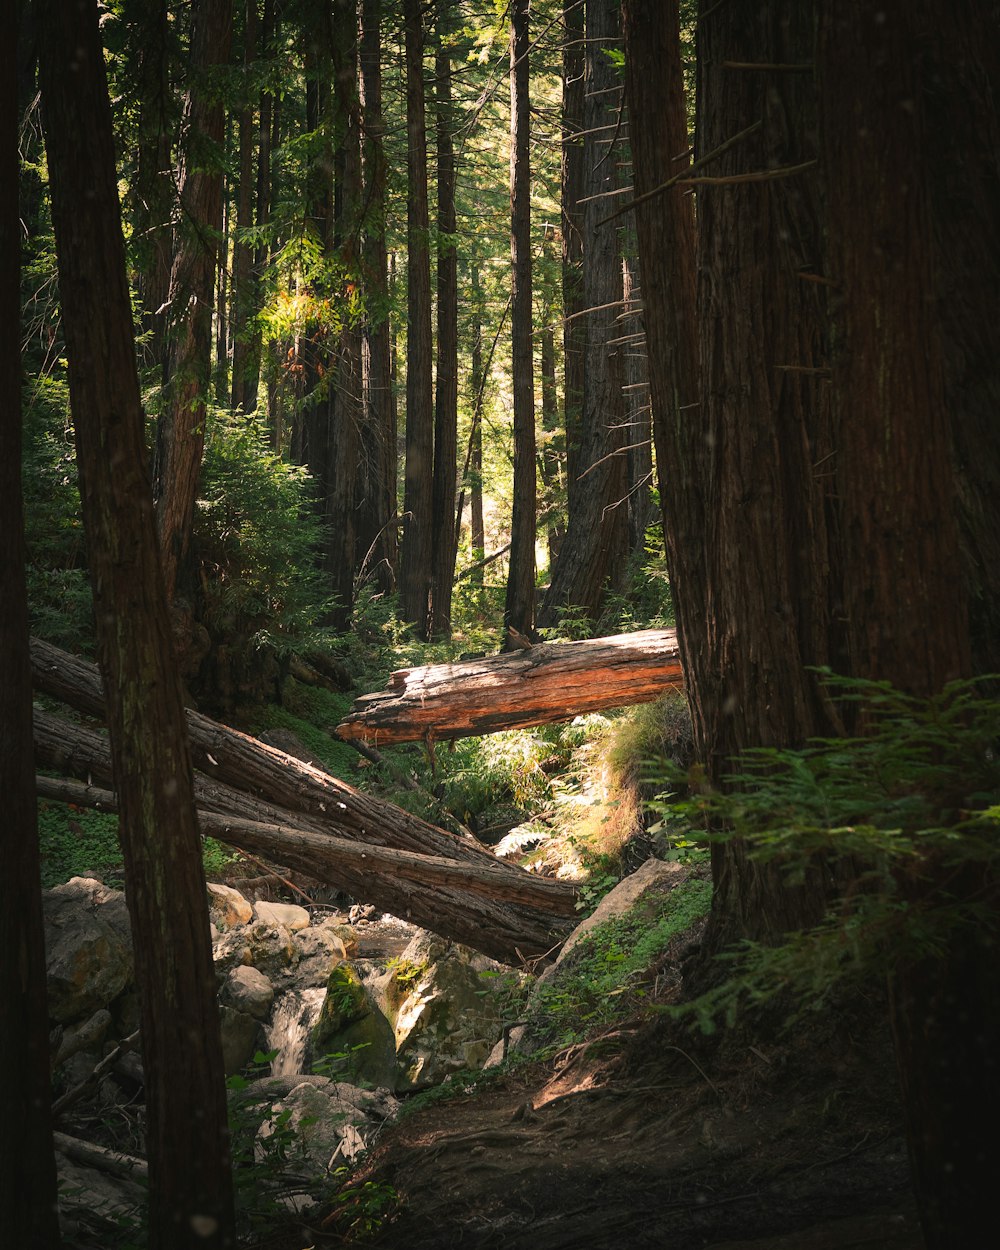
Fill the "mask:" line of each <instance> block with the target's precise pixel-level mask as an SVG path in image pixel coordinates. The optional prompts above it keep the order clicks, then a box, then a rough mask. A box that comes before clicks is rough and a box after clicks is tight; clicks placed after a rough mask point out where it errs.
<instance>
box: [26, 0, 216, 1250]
mask: <svg viewBox="0 0 1000 1250" xmlns="http://www.w3.org/2000/svg"><path fill="white" fill-rule="evenodd" d="M43 25H44V36H43V53H44V55H43V57H42V61H41V69H42V74H41V83H42V97H43V101H44V120H45V133H46V145H47V151H48V161H49V174H50V181H51V195H52V220H53V224H54V227H55V233H56V246H57V253H58V262H59V289H60V298H61V302H62V312H63V323H64V326H65V331H66V344H67V355H68V358H69V380H70V398H71V403H72V409H73V417H74V423H75V428H76V438H77V464H78V469H79V474H80V494H81V500H82V504H83V518H84V525H85V528H86V533H87V546H88V557H89V564H90V573H91V579H92V584H93V587H94V602H95V615H96V622H97V646H98V654H99V656H100V663H101V668H102V673H103V680H104V686H105V689H106V691H107V703H108V722H109V724H110V726H111V731H112V754H113V761H114V775H115V779H116V785H117V788H118V792H119V799H120V802H121V818H120V822H119V824H120V831H121V838H122V849H123V852H124V856H125V877H126V899H127V902H128V907H129V914H130V917H131V922H132V933H133V936H134V939H135V961H136V978H137V983H138V986H139V991H140V999H141V1009H140V1010H141V1016H140V1018H141V1029H142V1045H143V1061H144V1070H145V1079H146V1107H147V1142H148V1150H149V1159H150V1190H149V1221H148V1222H149V1239H150V1240H149V1244H150V1246H151V1247H153V1248H154V1250H160V1248H161V1247H163V1248H169V1250H182V1248H183V1250H191V1248H192V1247H194V1246H195V1245H197V1246H200V1247H220V1248H221V1247H225V1246H231V1245H233V1244H234V1243H235V1227H234V1225H235V1219H234V1213H233V1197H232V1177H231V1174H230V1167H229V1140H228V1126H227V1116H226V1100H225V1088H224V1083H223V1067H222V1047H221V1042H220V1038H219V1015H218V1006H217V1003H216V1000H215V974H214V970H213V966H212V948H211V941H210V937H209V929H208V923H207V909H206V906H205V880H204V875H203V871H202V864H201V842H200V838H199V834H198V825H197V820H196V817H195V810H194V801H193V791H192V777H191V761H190V755H189V752H188V747H187V735H186V732H185V726H184V709H183V703H182V698H181V686H180V679H179V677H178V673H177V670H176V668H175V667H174V663H173V649H172V642H171V637H170V631H169V626H168V623H167V622H168V619H169V618H168V614H167V600H166V595H165V588H164V582H163V574H162V571H161V567H160V563H159V559H158V555H157V544H156V532H155V524H154V515H153V505H152V495H151V492H150V486H149V477H148V473H147V466H146V459H145V441H144V428H143V410H142V403H141V398H140V394H139V385H138V377H137V374H136V365H135V342H134V338H133V331H132V309H131V301H130V298H129V291H128V286H127V282H126V275H125V249H124V242H123V239H122V231H121V218H120V208H119V204H118V189H117V172H116V169H115V160H114V145H113V137H112V123H111V109H110V104H109V101H108V95H107V84H106V81H105V76H104V55H103V49H102V48H101V42H100V35H99V30H98V14H97V6H96V3H93V4H88V5H82V4H81V5H74V6H69V7H68V8H67V7H66V6H63V5H58V4H55V3H49V4H47V5H46V6H45V21H44V24H43ZM168 898H169V899H170V903H171V905H170V906H166V905H165V900H166V899H168Z"/></svg>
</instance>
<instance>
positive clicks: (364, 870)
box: [34, 708, 576, 963]
mask: <svg viewBox="0 0 1000 1250" xmlns="http://www.w3.org/2000/svg"><path fill="white" fill-rule="evenodd" d="M34 737H35V756H36V761H37V763H38V764H39V765H40V766H41V767H48V768H53V769H56V770H57V771H58V772H60V773H61V774H64V775H69V776H71V777H77V778H80V779H82V781H83V782H85V783H86V784H85V785H82V786H78V787H74V786H72V785H70V784H69V783H67V782H64V781H50V780H49V779H45V778H42V779H40V780H39V785H40V787H41V788H42V791H43V793H44V794H45V795H47V796H48V797H51V798H54V799H58V800H60V801H62V802H74V803H77V804H79V805H80V806H86V807H96V808H100V809H103V810H113V807H114V802H115V800H114V795H113V793H111V789H112V786H113V780H112V771H111V753H110V749H109V746H108V740H107V736H106V735H105V734H104V733H102V732H100V731H98V730H94V729H88V728H86V727H84V726H81V725H76V724H73V723H72V722H69V721H66V720H64V719H62V718H61V717H57V716H53V715H52V714H51V713H48V712H45V711H42V710H40V709H38V708H36V709H35V715H34ZM248 741H249V742H251V743H252V742H253V739H249V740H248ZM248 749H249V748H248ZM261 749H262V750H267V749H268V748H265V747H263V744H261ZM289 758H291V757H289ZM293 763H299V761H293ZM95 782H96V783H97V787H95V786H94V783H95ZM195 801H196V803H197V805H198V808H199V815H200V818H201V820H202V825H203V829H204V831H205V832H210V833H211V835H212V836H213V837H216V838H218V839H219V840H221V841H224V842H226V843H228V844H229V845H231V846H234V847H236V848H238V849H240V850H247V851H252V852H255V853H257V854H263V855H265V856H267V857H269V858H271V859H272V860H274V861H277V862H280V863H283V864H287V865H288V866H289V867H292V868H296V869H298V870H299V871H301V872H305V873H307V874H308V875H309V876H311V877H313V878H316V879H318V880H321V881H324V882H327V883H328V884H330V885H333V886H334V887H335V888H337V889H340V890H343V891H344V892H345V893H347V894H348V895H349V896H350V897H351V898H354V899H358V900H361V901H365V902H371V903H374V904H375V905H376V906H378V907H380V908H382V909H383V910H385V911H388V912H391V913H392V914H393V915H395V916H399V917H401V918H403V919H407V920H410V921H412V922H413V923H414V924H417V925H420V926H421V927H422V928H426V929H431V930H432V931H433V932H435V933H439V934H441V935H442V936H443V937H447V938H450V939H451V940H453V941H457V942H462V943H464V944H466V945H468V946H472V947H474V948H475V949H476V950H480V951H482V952H483V953H484V954H486V955H490V956H491V957H492V958H494V959H499V960H501V961H502V962H504V963H518V962H520V961H521V960H522V959H525V960H527V959H541V960H543V961H544V959H545V958H546V957H547V956H550V955H551V954H552V953H553V951H554V949H555V948H557V947H558V946H559V944H560V943H561V942H562V940H563V938H565V937H566V935H567V933H568V932H569V930H570V929H571V928H572V926H573V920H572V919H571V913H572V912H573V911H574V900H575V897H576V894H575V890H574V888H573V887H572V886H571V885H569V884H567V883H563V882H556V881H551V880H547V879H545V878H542V877H536V876H534V875H533V874H531V873H527V872H524V871H523V870H521V869H518V868H515V867H513V866H512V865H508V864H504V863H502V862H501V861H500V860H497V859H496V858H495V857H493V856H492V855H490V854H489V853H488V852H485V851H481V852H480V853H479V855H477V856H475V857H467V858H465V859H457V858H454V859H452V858H446V857H440V856H435V855H420V854H415V853H413V852H400V851H398V850H397V851H393V850H391V849H388V848H386V847H385V846H383V845H380V844H378V843H376V842H375V841H374V839H372V840H371V841H368V842H365V843H361V842H359V841H357V840H355V839H349V838H338V837H336V836H335V834H333V833H332V832H331V831H332V830H336V829H337V828H338V826H337V825H336V817H334V816H324V817H317V816H314V815H310V814H307V813H301V812H291V811H289V810H287V809H285V808H282V807H280V806H279V805H275V804H273V803H270V802H267V801H266V800H263V799H261V798H258V797H256V796H254V795H251V794H246V793H244V792H243V791H240V790H238V789H236V788H235V787H233V786H229V785H227V784H226V783H225V782H221V781H218V780H216V779H214V778H210V777H206V776H203V775H200V774H196V775H195ZM384 806H386V807H389V808H391V805H390V804H386V805H384ZM335 811H336V812H337V815H340V814H341V813H340V812H339V809H335ZM373 833H374V831H373ZM454 843H455V844H456V845H459V846H462V847H465V846H467V845H468V844H466V843H464V842H462V841H461V840H460V839H458V838H456V839H454Z"/></svg>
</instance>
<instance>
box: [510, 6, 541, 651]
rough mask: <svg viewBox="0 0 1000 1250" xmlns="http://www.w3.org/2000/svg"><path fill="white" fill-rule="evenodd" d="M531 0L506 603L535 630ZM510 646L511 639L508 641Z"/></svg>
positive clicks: (517, 27) (516, 263)
mask: <svg viewBox="0 0 1000 1250" xmlns="http://www.w3.org/2000/svg"><path fill="white" fill-rule="evenodd" d="M528 10H529V5H528V0H514V3H513V5H512V7H511V19H510V260H511V304H510V334H511V357H512V358H511V383H512V389H513V397H514V502H513V513H512V516H511V525H510V565H509V568H508V575H507V595H506V600H505V603H504V617H503V619H504V626H505V630H504V637H505V638H507V637H509V635H508V634H507V630H508V629H514V630H516V631H517V632H518V633H519V634H520V635H521V636H522V637H525V638H531V637H533V635H534V631H535V507H536V471H535V370H534V343H533V338H532V332H533V324H532V322H533V316H532V302H531V158H530V155H529V144H530V141H531V113H530V101H529V97H528V87H529V81H530V80H529V74H528ZM505 645H509V644H505Z"/></svg>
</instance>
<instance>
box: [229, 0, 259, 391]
mask: <svg viewBox="0 0 1000 1250" xmlns="http://www.w3.org/2000/svg"><path fill="white" fill-rule="evenodd" d="M256 61H257V0H247V2H246V8H245V17H244V22H243V69H244V83H243V93H244V98H243V107H242V108H241V109H240V112H239V117H238V119H237V125H238V128H239V182H238V185H237V192H236V233H235V236H234V239H233V309H232V340H233V375H232V386H231V389H230V400H229V402H230V407H231V408H232V409H233V410H234V411H243V412H252V411H253V407H255V406H256V399H257V383H258V379H257V378H255V377H253V376H251V375H252V373H253V371H254V370H258V371H259V369H260V355H259V352H255V351H254V334H253V330H252V325H251V323H252V320H253V318H254V317H255V316H256V314H257V311H258V308H257V275H256V274H255V273H254V248H253V247H252V245H251V244H250V243H249V242H248V241H247V238H246V231H248V230H249V229H250V227H251V226H252V225H253V221H254V198H255V197H254V193H255V191H256V189H257V174H256V170H255V168H254V164H255V162H254V135H255V134H259V127H258V125H257V121H256V118H255V116H254V109H253V103H252V96H251V93H250V89H249V81H248V80H249V76H250V75H249V72H250V70H251V69H252V68H253V66H254V65H255V63H256ZM251 398H252V399H253V401H254V403H253V407H252V406H251V403H250V401H251Z"/></svg>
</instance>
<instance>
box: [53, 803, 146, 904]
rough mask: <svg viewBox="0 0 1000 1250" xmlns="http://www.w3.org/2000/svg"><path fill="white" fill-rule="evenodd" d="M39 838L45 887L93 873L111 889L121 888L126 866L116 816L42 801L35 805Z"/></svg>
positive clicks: (66, 804)
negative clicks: (36, 806) (36, 807)
mask: <svg viewBox="0 0 1000 1250" xmlns="http://www.w3.org/2000/svg"><path fill="white" fill-rule="evenodd" d="M38 839H39V845H40V847H41V856H42V887H43V888H44V889H51V888H52V887H53V886H55V885H61V884H62V882H64V881H68V880H69V879H70V877H83V876H93V875H94V874H95V873H96V875H97V876H99V877H100V879H101V880H102V881H103V882H104V884H105V885H107V886H110V887H111V888H112V889H121V888H122V885H123V882H124V871H125V866H124V861H123V859H122V851H121V844H120V843H119V841H118V817H117V816H115V815H113V814H111V813H109V812H96V811H91V810H90V809H89V808H82V807H75V806H72V805H70V804H68V803H51V802H48V801H47V800H43V801H41V802H39V804H38Z"/></svg>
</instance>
